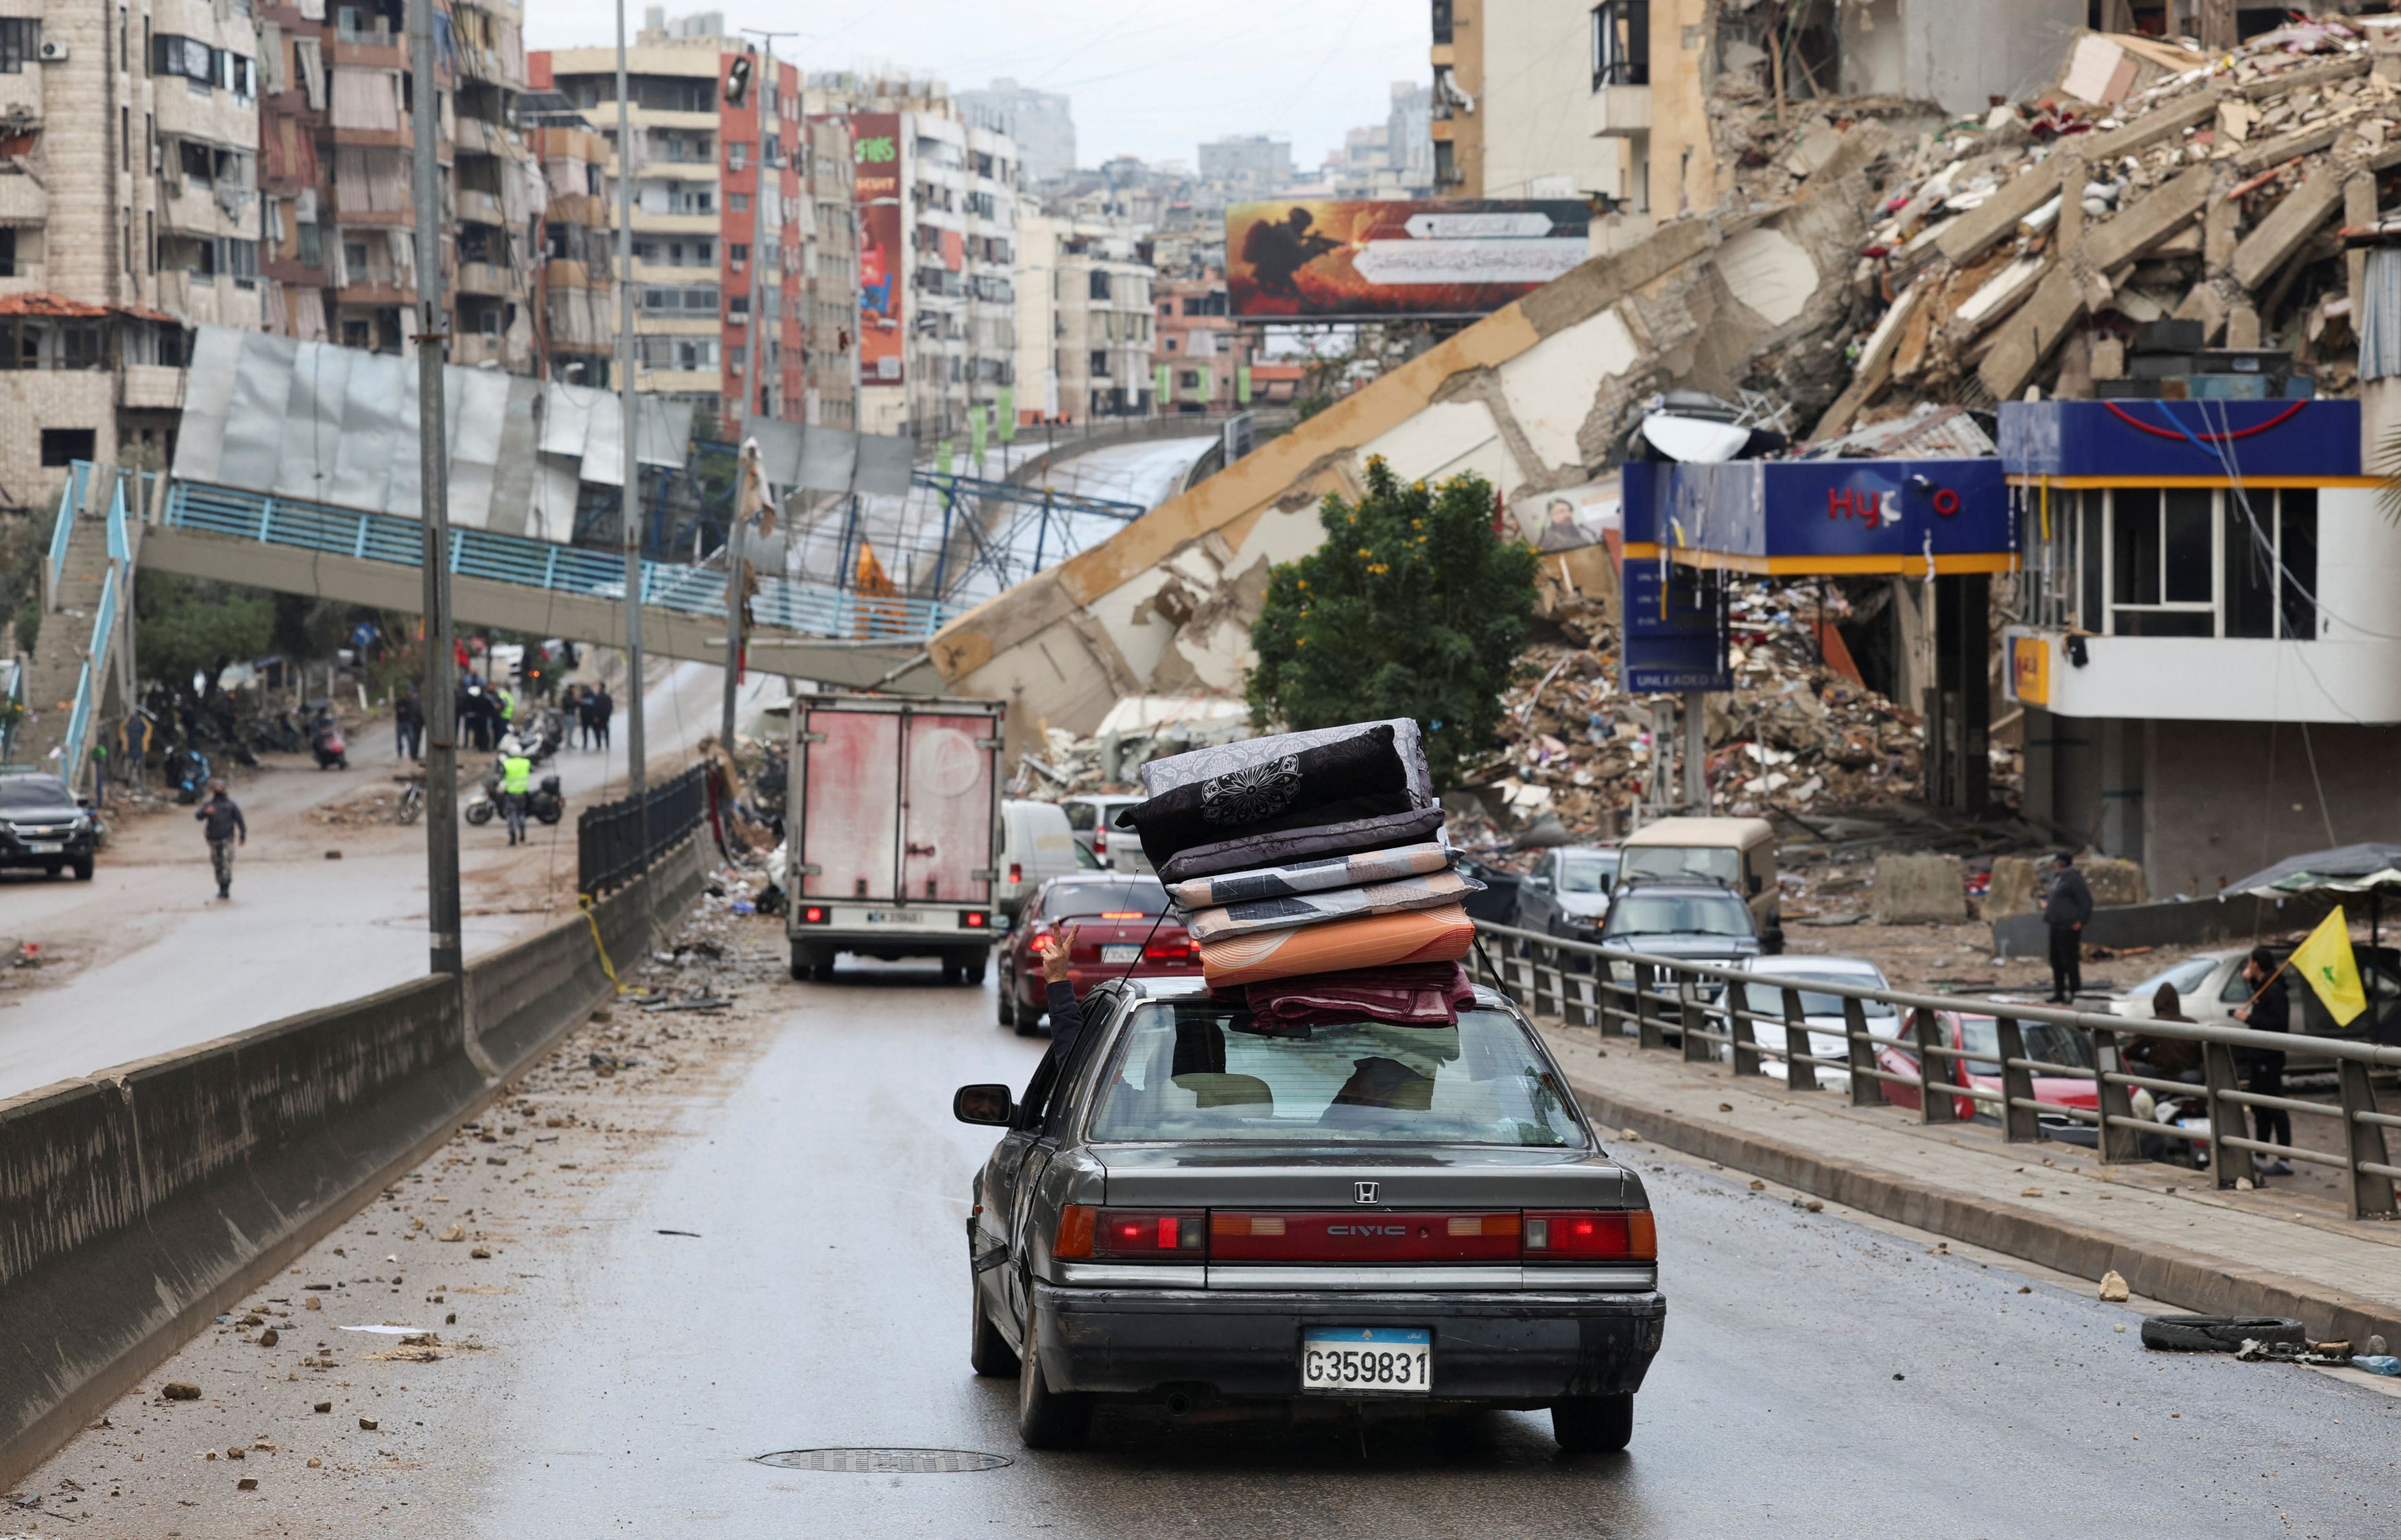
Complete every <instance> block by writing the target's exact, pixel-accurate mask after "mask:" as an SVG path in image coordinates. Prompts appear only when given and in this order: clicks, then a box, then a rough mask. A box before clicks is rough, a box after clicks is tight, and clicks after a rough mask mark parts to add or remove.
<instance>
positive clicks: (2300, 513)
mask: <svg viewBox="0 0 2401 1540" xmlns="http://www.w3.org/2000/svg"><path fill="white" fill-rule="evenodd" d="M2038 517H2039V515H2038V512H2037V510H2035V509H2032V508H2029V510H2028V522H2027V526H2026V528H2027V529H2028V531H2029V539H2028V541H2027V543H2026V544H2027V548H2028V549H2029V550H2030V551H2037V550H2038V551H2039V552H2040V563H2039V567H2038V569H2037V576H2038V582H2037V597H2036V598H2035V600H2034V602H2033V605H2032V608H2031V612H2030V614H2029V619H2031V620H2032V621H2033V623H2034V624H2036V625H2043V626H2074V627H2076V628H2079V629H2081V630H2084V631H2087V632H2090V633H2092V634H2095V635H2101V636H2120V637H2230V638H2244V639H2255V640H2260V639H2271V638H2282V639H2297V640H2313V639H2315V638H2316V636H2317V605H2316V602H2315V600H2314V599H2313V598H2312V595H2313V594H2314V593H2315V592H2316V589H2317V567H2318V561H2317V493H2316V491H2315V490H2314V489H2312V488H2284V489H2282V490H2267V489H2253V490H2246V491H2245V492H2244V493H2243V496H2242V497H2240V498H2238V497H2236V496H2235V495H2234V494H2232V493H2231V492H2230V491H2226V490H2212V489H2210V488H2183V487H2178V488H2157V487H2121V488H2114V489H2111V490H2107V491H2103V490H2087V491H2084V492H2081V493H2075V492H2054V493H2053V494H2052V499H2051V539H2050V540H2049V541H2048V542H2045V541H2043V540H2042V539H2041V535H2040V526H2039V523H2038V522H2037V520H2038ZM2280 568H2281V569H2282V572H2281V575H2280V572H2279V569H2280Z"/></svg>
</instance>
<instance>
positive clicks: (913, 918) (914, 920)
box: [867, 909, 926, 925]
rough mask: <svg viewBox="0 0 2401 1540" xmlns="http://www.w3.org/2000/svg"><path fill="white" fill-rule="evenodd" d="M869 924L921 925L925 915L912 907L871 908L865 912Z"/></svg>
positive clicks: (924, 920)
mask: <svg viewBox="0 0 2401 1540" xmlns="http://www.w3.org/2000/svg"><path fill="white" fill-rule="evenodd" d="M867 923H868V924H870V925H923V924H925V923H926V916H925V915H923V914H919V913H918V912H917V911H916V910H913V909H871V910H869V911H868V912H867Z"/></svg>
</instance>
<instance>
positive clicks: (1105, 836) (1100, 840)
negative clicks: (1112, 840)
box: [1092, 825, 1109, 856]
mask: <svg viewBox="0 0 2401 1540" xmlns="http://www.w3.org/2000/svg"><path fill="white" fill-rule="evenodd" d="M1108 853H1109V832H1108V828H1107V826H1106V825H1103V826H1101V827H1098V828H1095V829H1094V830H1093V831H1092V854H1093V855H1095V856H1105V855H1107V854H1108Z"/></svg>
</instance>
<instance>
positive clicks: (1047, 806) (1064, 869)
mask: <svg viewBox="0 0 2401 1540" xmlns="http://www.w3.org/2000/svg"><path fill="white" fill-rule="evenodd" d="M1100 864H1101V863H1100V862H1099V861H1097V860H1094V859H1092V853H1091V851H1089V850H1087V849H1085V848H1084V847H1083V846H1082V845H1080V844H1078V843H1077V839H1076V832H1075V831H1074V830H1073V829H1070V828H1069V827H1068V826H1067V812H1066V809H1064V808H1063V807H1061V806H1060V805H1059V804H1057V803H1050V802H1027V801H1024V800H1022V799H1019V798H1014V797H1012V798H1010V799H1009V800H1008V801H1007V802H1004V803H1002V804H1000V881H998V882H997V883H995V884H994V885H993V889H992V897H993V905H994V907H995V908H996V909H998V910H999V911H1000V912H1001V913H1002V914H1005V915H1007V916H1008V918H1009V919H1010V920H1012V921H1014V920H1015V919H1016V918H1017V914H1018V912H1019V911H1020V910H1022V908H1024V907H1025V899H1026V895H1028V894H1030V893H1032V892H1033V891H1034V890H1035V889H1036V888H1037V887H1041V886H1042V885H1043V884H1044V883H1046V882H1048V881H1050V879H1051V878H1052V877H1063V876H1066V875H1067V874H1069V873H1074V872H1089V871H1091V870H1092V869H1094V868H1095V867H1098V866H1099V865H1100Z"/></svg>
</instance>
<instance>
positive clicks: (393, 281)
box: [334, 274, 417, 307]
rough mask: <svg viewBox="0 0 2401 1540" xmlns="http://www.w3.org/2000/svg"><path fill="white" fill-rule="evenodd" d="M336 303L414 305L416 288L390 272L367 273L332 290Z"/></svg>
mask: <svg viewBox="0 0 2401 1540" xmlns="http://www.w3.org/2000/svg"><path fill="white" fill-rule="evenodd" d="M334 303H336V305H356V306H377V307H382V306H392V305H414V304H416V303H417V290H416V289H415V288H414V287H412V286H411V285H409V284H406V283H403V282H401V281H400V280H399V279H398V278H397V277H396V276H392V275H390V274H369V275H367V276H366V277H364V278H354V279H352V280H351V281H350V282H348V283H345V284H343V285H342V286H341V287H340V288H338V289H336V290H335V291H334Z"/></svg>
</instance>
